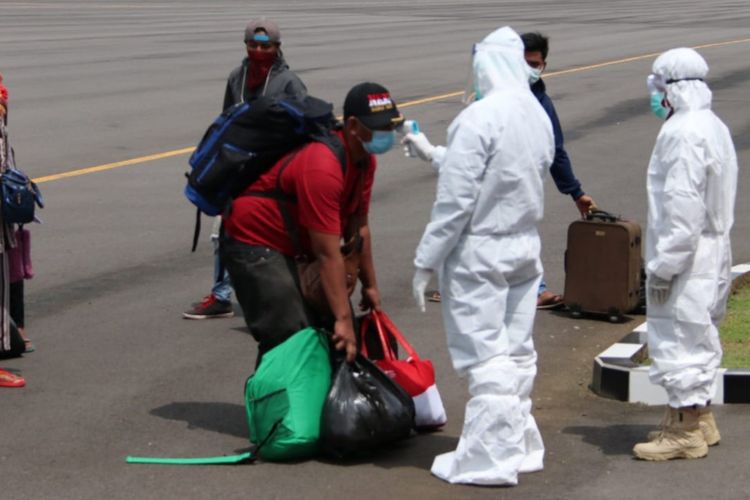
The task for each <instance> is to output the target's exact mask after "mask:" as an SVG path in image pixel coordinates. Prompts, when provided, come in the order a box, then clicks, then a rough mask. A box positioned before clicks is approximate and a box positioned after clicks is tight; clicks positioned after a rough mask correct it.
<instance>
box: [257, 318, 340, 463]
mask: <svg viewBox="0 0 750 500" xmlns="http://www.w3.org/2000/svg"><path fill="white" fill-rule="evenodd" d="M330 387H331V361H330V354H329V347H328V338H327V337H326V335H325V333H323V332H322V331H320V330H316V329H314V328H306V329H304V330H302V331H299V332H297V333H295V334H294V335H292V336H291V337H290V338H289V339H287V340H286V341H285V342H283V343H282V344H280V345H278V346H276V347H274V348H273V349H271V350H270V351H268V352H267V353H265V354H264V355H263V359H262V360H261V362H260V366H259V367H258V370H257V371H256V372H255V373H254V374H253V375H251V376H250V377H249V378H248V379H247V383H246V384H245V407H246V409H247V425H248V427H249V429H250V441H251V442H252V443H253V444H255V445H256V446H257V448H256V452H257V453H258V455H259V456H260V457H261V458H263V459H265V460H289V459H293V458H304V457H309V456H312V455H314V454H315V453H317V451H318V440H319V438H320V419H321V415H322V413H323V403H324V402H325V399H326V396H327V394H328V390H329V389H330Z"/></svg>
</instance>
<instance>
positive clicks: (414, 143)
mask: <svg viewBox="0 0 750 500" xmlns="http://www.w3.org/2000/svg"><path fill="white" fill-rule="evenodd" d="M401 144H403V145H404V154H405V155H406V156H407V157H410V158H413V157H414V156H415V155H416V157H417V158H420V159H422V160H424V161H432V154H433V152H434V151H435V146H433V145H432V144H431V143H430V141H429V140H428V139H427V136H426V135H424V134H423V133H422V132H419V133H417V134H414V133H411V132H409V133H408V134H406V135H405V136H404V138H403V139H401Z"/></svg>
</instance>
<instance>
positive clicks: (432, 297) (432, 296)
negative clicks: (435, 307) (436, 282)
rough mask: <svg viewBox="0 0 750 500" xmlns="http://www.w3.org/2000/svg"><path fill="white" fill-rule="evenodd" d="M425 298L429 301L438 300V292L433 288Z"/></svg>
mask: <svg viewBox="0 0 750 500" xmlns="http://www.w3.org/2000/svg"><path fill="white" fill-rule="evenodd" d="M427 300H429V301H430V302H440V292H438V291H437V290H435V291H434V292H428V293H427Z"/></svg>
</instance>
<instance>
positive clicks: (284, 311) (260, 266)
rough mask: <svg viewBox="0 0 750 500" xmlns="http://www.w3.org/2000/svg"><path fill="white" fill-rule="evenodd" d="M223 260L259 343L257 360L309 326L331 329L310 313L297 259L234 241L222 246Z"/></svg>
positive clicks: (227, 239) (229, 240)
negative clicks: (301, 283) (297, 266)
mask: <svg viewBox="0 0 750 500" xmlns="http://www.w3.org/2000/svg"><path fill="white" fill-rule="evenodd" d="M221 258H222V260H223V262H224V265H225V266H226V268H227V271H228V272H229V277H230V279H231V281H232V285H233V286H234V291H235V293H236V294H237V301H238V302H239V304H240V307H241V308H242V313H243V314H244V316H245V324H247V327H248V328H249V329H250V333H251V334H252V336H253V337H254V338H255V340H257V341H258V360H259V361H260V358H261V356H263V353H265V352H268V351H269V350H270V349H272V348H273V347H275V346H277V345H279V344H281V343H282V342H284V341H285V340H286V339H288V338H289V337H291V336H292V335H293V334H294V333H296V332H298V331H300V330H302V329H303V328H306V327H308V326H315V327H320V328H330V326H331V325H327V324H325V323H326V322H325V321H321V320H320V319H319V318H317V317H316V316H315V314H313V313H312V311H310V310H309V308H308V307H307V306H306V305H305V301H304V299H303V298H302V293H301V292H300V289H299V284H298V279H297V268H296V264H295V263H294V259H292V258H291V257H287V256H286V255H283V254H281V253H279V252H277V251H275V250H271V249H270V248H266V247H258V246H250V245H246V244H244V243H240V242H239V241H236V240H233V239H231V238H225V239H224V240H223V241H222V244H221Z"/></svg>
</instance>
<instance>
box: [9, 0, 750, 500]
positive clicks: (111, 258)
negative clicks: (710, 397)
mask: <svg viewBox="0 0 750 500" xmlns="http://www.w3.org/2000/svg"><path fill="white" fill-rule="evenodd" d="M261 14H265V15H267V16H269V17H271V18H273V19H276V20H277V21H278V22H279V24H280V25H281V30H282V40H283V49H284V53H285V56H286V58H287V60H288V62H289V64H290V65H291V67H292V68H293V69H294V70H295V71H297V73H298V74H299V76H300V77H301V78H302V79H303V80H304V81H305V82H306V84H307V86H308V88H309V90H310V92H311V93H312V94H314V95H317V96H320V97H322V98H325V99H328V100H330V101H332V102H334V103H335V104H336V105H337V108H338V109H340V106H341V103H342V102H343V98H344V96H345V94H346V91H347V90H348V89H349V88H350V87H351V86H352V85H354V84H356V83H358V82H361V81H366V80H371V81H377V82H379V83H382V84H384V85H386V86H387V87H388V88H389V89H390V90H391V92H392V94H393V96H394V97H395V98H396V100H397V101H398V102H399V103H401V104H402V106H401V107H402V111H403V113H404V114H405V115H407V118H412V119H417V120H418V121H419V122H420V124H421V127H422V130H423V131H424V132H425V133H426V134H427V135H428V137H430V139H431V140H432V141H433V142H434V143H438V144H439V143H443V142H444V140H445V139H444V137H445V131H446V128H447V126H448V124H449V123H450V121H451V120H452V118H453V117H454V116H455V115H456V114H457V113H458V112H459V111H460V110H461V109H462V105H461V104H460V102H459V98H458V97H456V93H457V92H458V91H461V90H463V87H464V85H465V83H466V77H467V73H468V65H469V54H470V50H471V45H472V43H474V42H477V41H479V40H480V39H481V38H483V37H484V36H485V35H486V34H488V33H489V32H491V31H492V30H493V29H495V28H497V27H500V26H503V25H510V26H512V27H513V28H515V29H516V30H517V31H518V32H519V33H520V32H523V31H527V30H540V31H542V32H544V33H546V34H548V35H549V36H550V37H551V52H550V55H549V58H548V63H549V65H548V68H547V73H546V76H545V80H546V82H547V85H548V91H549V94H550V95H551V97H552V98H553V100H554V102H555V104H556V106H557V111H558V114H559V116H560V119H561V121H562V124H563V129H564V131H565V137H566V143H567V149H568V152H569V154H570V156H571V158H572V161H573V166H574V170H575V173H576V175H577V176H578V177H579V178H580V179H581V181H582V182H583V186H584V189H585V190H586V191H587V192H588V193H589V194H591V195H592V196H593V197H594V198H595V199H596V201H597V202H598V204H599V205H600V206H601V207H603V208H605V209H607V210H610V211H612V212H615V213H618V214H622V215H623V216H626V217H629V218H633V219H635V220H637V221H640V222H641V223H643V224H645V219H646V190H645V172H646V165H647V162H648V158H649V155H650V151H651V148H652V146H653V143H654V139H655V137H656V133H657V131H658V129H659V121H658V120H657V119H656V118H654V117H653V116H652V115H651V114H650V111H649V107H648V93H647V91H646V88H645V79H646V76H647V75H648V73H649V72H650V67H651V63H652V62H653V60H654V58H655V56H656V55H657V54H658V53H660V52H662V51H664V50H666V49H669V48H673V47H678V46H694V47H695V46H702V47H704V48H702V49H700V52H701V53H702V54H703V55H704V57H705V58H706V59H707V61H708V64H709V66H710V68H711V71H710V74H709V77H708V83H709V85H710V86H711V88H712V89H713V91H714V109H715V111H716V112H717V113H718V114H719V116H721V117H722V118H723V119H724V120H725V122H726V123H727V125H728V126H729V127H730V129H731V130H732V131H733V134H734V139H735V144H736V147H737V150H738V155H739V161H740V167H741V170H740V182H739V191H738V198H737V206H736V224H735V229H734V233H733V234H734V239H733V249H734V258H735V262H737V263H739V262H748V261H750V238H748V234H750V217H748V215H750V197H748V189H750V187H748V186H750V184H749V183H748V181H750V178H748V174H747V172H746V171H745V169H743V168H742V167H743V166H744V165H746V164H747V163H748V160H750V152H749V151H748V149H749V148H750V118H748V116H750V112H749V111H750V102H749V100H748V99H749V98H748V92H747V82H748V79H750V63H748V58H747V51H748V47H749V46H750V38H748V37H749V36H750V34H749V32H748V30H747V27H748V25H750V4H748V3H747V2H739V1H729V0H725V1H714V2H699V1H695V0H690V1H688V0H686V1H670V0H667V1H662V2H658V3H656V4H654V3H652V2H647V1H644V0H634V1H630V2H618V1H616V0H598V1H584V2H553V1H526V2H511V1H497V2H472V1H464V2H460V3H457V2H454V1H447V0H443V1H438V0H424V1H423V0H413V1H411V2H395V1H391V0H386V1H381V2H373V3H370V4H365V3H360V2H353V1H349V2H343V1H332V0H320V1H317V2H315V3H312V2H301V1H294V0H278V1H276V2H266V3H264V4H261V3H260V2H240V1H229V0H216V1H211V2H200V1H173V2H167V1H143V0H130V1H121V0H109V1H107V2H102V1H93V0H89V1H64V2H63V1H51V0H49V1H38V2H37V1H3V2H2V3H0V72H2V73H3V74H4V75H5V83H6V84H7V85H8V87H9V89H10V93H11V101H10V131H11V134H12V140H13V144H14V146H15V150H16V153H17V160H18V165H19V166H20V167H21V168H22V169H24V170H25V171H27V172H28V173H29V174H31V175H32V176H33V177H35V178H37V179H41V180H42V181H43V182H41V184H40V187H41V188H42V190H43V192H44V195H45V198H46V201H47V208H45V209H44V210H43V211H42V212H41V213H40V215H41V217H42V219H43V220H44V224H42V225H40V226H34V227H32V228H31V230H32V233H33V246H34V250H33V253H34V268H35V271H36V277H34V279H33V280H31V281H28V282H27V283H26V287H27V299H26V309H27V330H28V334H29V336H30V337H31V338H32V339H33V341H34V343H35V344H36V347H37V351H36V352H34V353H32V354H29V355H26V356H24V357H23V358H20V359H15V360H8V361H2V362H0V366H2V367H4V368H9V369H13V370H17V371H19V372H20V373H22V374H23V375H24V376H25V377H26V379H27V384H28V385H27V387H26V388H24V389H20V390H15V389H4V390H2V391H1V392H0V498H3V499H13V500H20V499H47V498H55V499H100V498H112V499H119V498H123V499H124V498H128V499H132V498H138V499H152V498H153V499H160V500H164V499H172V498H263V499H266V498H279V499H287V498H306V499H307V498H311V499H331V498H336V497H338V498H356V499H369V498H377V499H384V498H398V499H401V498H446V499H453V498H508V499H512V498H534V499H599V498H608V499H620V498H622V499H625V498H662V499H681V498H704V497H711V498H712V499H743V498H750V473H749V472H748V470H749V469H748V467H747V456H748V449H750V438H748V433H747V425H748V408H747V407H746V406H735V405H728V406H725V407H720V408H717V409H716V413H717V419H718V422H719V425H720V427H721V431H722V434H723V437H724V439H723V440H722V443H721V445H720V446H719V447H717V448H712V449H711V451H710V454H709V456H708V458H706V459H703V460H693V461H676V462H670V463H662V464H653V463H643V462H638V461H635V460H633V459H632V458H631V455H630V450H631V448H632V446H633V444H634V443H635V442H637V441H638V440H640V439H642V438H643V437H644V436H645V435H646V433H647V432H648V431H649V430H651V429H652V428H654V426H656V425H657V424H658V422H659V419H660V417H661V411H662V410H661V408H649V407H645V406H638V405H632V404H627V403H620V402H616V401H611V400H606V399H602V398H599V397H597V396H596V395H594V394H592V393H591V392H590V391H589V390H588V384H589V383H590V380H591V368H592V362H593V358H594V356H595V355H596V354H597V353H598V352H600V351H601V350H603V348H605V347H606V346H608V345H609V344H610V343H612V342H613V341H615V340H618V339H619V338H620V337H621V336H623V335H624V334H625V333H626V332H628V331H629V330H630V329H631V328H633V327H634V326H635V325H637V324H639V323H640V322H641V321H643V318H642V317H632V318H630V319H629V320H628V321H627V322H625V323H623V324H619V325H612V324H609V323H606V322H602V321H598V320H592V319H580V320H574V319H571V318H569V317H568V316H567V315H565V314H564V313H559V312H558V313H556V312H549V311H545V312H540V314H539V315H538V316H537V322H536V330H535V338H536V343H537V347H538V350H539V374H538V378H537V383H536V388H535V393H534V401H535V408H534V414H535V415H536V418H537V420H538V422H539V424H540V427H541V430H542V433H543V436H544V439H545V443H546V446H547V455H546V467H545V470H544V471H543V472H540V473H535V474H529V475H523V476H522V477H521V479H520V484H519V486H517V487H515V488H477V487H465V486H451V485H448V484H446V483H443V482H441V481H439V480H438V479H436V478H434V477H432V476H431V475H430V473H429V467H430V464H431V462H432V458H433V457H434V456H435V455H436V454H438V453H442V452H446V451H449V450H451V449H453V448H454V447H455V445H456V442H457V439H458V436H459V434H460V429H461V423H462V418H463V406H464V404H465V402H466V400H467V391H466V386H465V381H464V380H462V379H459V378H458V377H457V376H456V375H455V373H454V372H453V370H452V368H451V365H450V362H449V359H448V354H447V350H446V347H445V339H444V335H443V333H442V328H441V320H440V314H439V305H436V304H429V306H428V310H427V313H426V314H421V313H420V312H418V311H417V310H416V308H415V307H414V305H413V303H412V299H411V290H410V283H411V276H412V272H413V270H412V263H411V261H412V259H413V255H414V248H415V247H416V244H417V242H418V240H419V237H420V236H421V233H422V229H423V227H424V225H425V223H426V222H427V220H428V218H429V210H430V206H431V203H432V200H433V197H434V190H435V177H434V175H433V173H432V171H431V169H430V168H429V166H427V165H426V164H423V163H421V162H419V161H418V160H413V159H407V158H404V157H403V155H402V154H401V152H400V150H394V151H392V152H390V153H388V154H386V155H385V156H383V157H382V158H381V160H380V168H379V170H378V176H377V181H376V186H375V191H374V197H373V204H372V213H371V227H372V230H373V233H374V250H375V256H376V265H377V268H378V277H379V285H380V288H381V292H382V294H383V297H384V302H385V308H386V310H387V312H388V313H389V314H390V315H391V317H392V318H393V319H394V321H395V322H396V323H397V324H398V325H399V326H400V327H401V328H402V330H403V331H404V332H405V333H406V335H407V336H408V337H409V339H411V341H412V342H413V344H414V346H415V347H416V348H417V350H418V351H419V352H420V353H421V354H422V355H423V356H424V357H428V358H431V359H432V360H433V361H434V363H435V365H436V368H437V371H438V384H439V388H440V391H441V393H442V395H443V399H444V402H445V405H446V408H447V411H448V415H449V419H450V420H449V423H448V425H447V426H446V427H445V429H444V430H443V431H442V432H439V433H435V434H429V435H419V436H417V437H415V438H413V439H411V440H409V441H407V442H404V443H402V444H401V445H399V446H398V447H397V448H396V449H392V450H388V451H384V452H382V453H379V454H377V455H375V456H373V457H372V458H369V459H366V460H361V461H358V462H354V463H347V464H338V463H332V462H329V461H322V460H310V461H305V462H301V463H294V464H270V463H256V464H254V465H243V466H224V467H221V466H210V467H209V466H206V467H171V466H144V465H128V464H126V463H125V462H124V458H125V456H127V455H151V456H208V455H220V454H225V453H226V454H228V453H233V452H235V451H236V450H242V449H245V448H247V446H248V441H247V431H246V424H245V420H244V419H245V416H244V408H243V400H242V389H243V384H244V381H245V379H246V377H247V376H248V375H249V374H250V373H251V372H252V370H253V366H254V360H255V352H256V350H255V343H254V341H253V340H252V338H251V337H250V336H249V335H248V333H247V330H246V329H245V327H244V323H243V320H242V318H241V317H240V316H239V315H238V316H236V317H235V318H232V319H223V320H214V321H186V320H183V319H181V313H182V311H183V310H185V309H186V308H187V307H188V306H189V305H190V303H191V302H194V301H197V300H199V299H200V298H201V297H202V296H203V295H205V294H206V293H208V291H209V288H210V285H211V275H212V256H211V245H210V243H209V242H208V238H207V236H208V234H207V233H208V231H207V230H204V238H203V241H201V243H200V246H199V249H198V252H196V253H195V254H191V253H190V242H191V237H192V230H193V221H194V211H193V209H192V208H191V205H189V204H188V202H187V201H186V200H185V199H184V198H183V196H182V193H181V191H182V187H183V185H184V177H183V173H184V172H185V171H186V170H187V154H186V153H185V152H182V153H180V152H179V150H182V149H184V148H188V147H191V146H194V145H195V143H196V142H197V141H198V140H199V139H200V137H201V135H202V133H203V131H204V130H205V128H206V126H207V125H208V124H209V123H210V122H211V121H212V120H213V118H214V117H215V116H216V115H217V114H218V112H219V111H220V108H221V104H222V98H223V92H224V86H225V81H226V76H227V75H228V73H229V71H230V70H231V69H232V68H233V67H234V66H236V65H237V64H239V62H240V61H241V59H242V57H243V51H244V48H243V43H242V35H243V30H244V25H245V23H246V21H247V20H248V19H249V18H251V17H253V16H256V15H261ZM446 95H447V96H448V97H442V98H439V96H446ZM175 151H177V152H176V153H171V154H170V155H162V156H157V157H156V159H151V160H144V159H143V157H148V156H150V155H158V154H160V153H165V152H175ZM131 159H136V161H134V162H130V163H129V164H126V165H124V166H119V167H118V166H117V165H118V162H123V161H125V160H131ZM112 164H114V165H112ZM102 165H105V166H106V168H102V169H94V170H95V171H89V172H88V173H82V172H78V174H81V175H72V176H60V175H59V174H65V173H68V172H75V171H79V170H80V169H84V168H87V167H96V166H102ZM110 167H116V168H110ZM576 214H577V212H576V210H575V206H574V204H573V202H572V201H571V200H570V199H569V198H568V197H565V196H563V195H560V194H559V193H558V192H557V191H556V189H555V186H554V184H553V182H552V181H551V180H549V181H548V183H547V194H546V215H545V219H544V221H543V224H542V226H541V232H542V236H543V245H544V249H543V260H544V264H545V268H546V278H547V281H548V283H549V287H550V288H551V289H552V290H554V291H562V287H563V282H564V271H563V265H562V262H563V252H564V247H565V234H566V229H567V226H568V224H569V223H570V222H571V221H572V220H574V219H575V217H576ZM238 312H239V311H238Z"/></svg>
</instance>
